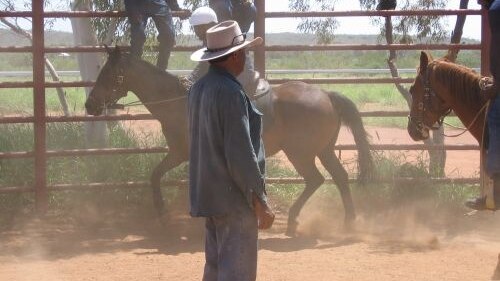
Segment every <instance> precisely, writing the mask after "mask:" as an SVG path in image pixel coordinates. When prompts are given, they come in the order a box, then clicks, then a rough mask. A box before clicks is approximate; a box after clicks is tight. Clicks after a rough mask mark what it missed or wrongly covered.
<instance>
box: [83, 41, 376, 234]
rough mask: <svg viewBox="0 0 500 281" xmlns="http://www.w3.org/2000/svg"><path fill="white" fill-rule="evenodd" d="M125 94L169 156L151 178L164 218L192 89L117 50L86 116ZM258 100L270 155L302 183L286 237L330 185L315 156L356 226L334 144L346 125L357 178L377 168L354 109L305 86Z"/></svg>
mask: <svg viewBox="0 0 500 281" xmlns="http://www.w3.org/2000/svg"><path fill="white" fill-rule="evenodd" d="M128 91H131V92H133V93H134V94H135V95H136V96H137V97H138V98H139V100H140V101H141V102H142V103H143V104H144V106H146V108H147V109H148V110H149V111H150V112H151V114H152V115H153V116H154V118H156V119H157V120H158V121H160V123H161V127H162V131H163V134H164V135H165V138H166V140H167V143H168V146H169V152H168V154H167V155H166V156H165V158H164V159H163V160H162V161H161V163H160V164H159V165H158V166H157V167H156V168H155V169H154V171H153V173H152V176H151V185H152V188H153V201H154V203H155V207H156V209H157V211H158V212H159V214H162V212H163V209H164V202H163V199H162V195H161V190H160V180H161V178H162V176H163V175H164V174H165V173H166V172H167V171H169V170H170V169H172V168H174V167H176V166H178V165H180V164H181V163H183V162H185V161H187V160H188V131H187V128H188V126H187V106H186V102H187V99H186V97H187V90H186V87H185V86H184V85H183V83H182V81H181V79H179V78H178V77H177V76H175V75H172V74H170V73H168V72H166V71H162V70H160V69H158V68H156V67H154V66H153V65H151V64H149V63H147V62H145V61H142V60H139V59H136V58H134V57H132V56H130V55H128V54H126V53H122V52H121V51H120V50H119V49H118V48H115V49H114V50H108V60H107V62H106V63H105V65H104V66H103V68H102V69H101V72H100V73H99V76H98V77H97V81H96V84H95V86H94V88H93V89H92V91H91V93H90V95H89V97H88V99H87V101H86V103H85V107H86V109H87V112H88V113H89V114H91V115H100V114H101V113H102V112H103V109H104V108H106V107H110V106H113V105H116V102H117V101H118V100H119V99H120V98H122V97H124V96H126V95H127V92H128ZM255 102H256V104H257V107H258V108H259V109H262V111H263V112H264V114H265V115H264V129H263V139H264V146H265V150H266V156H270V155H273V154H275V153H277V152H278V151H280V150H283V151H284V153H285V154H286V156H287V157H288V159H289V160H290V162H291V163H292V164H293V166H294V167H295V169H296V170H297V172H298V173H299V174H300V175H301V176H302V177H303V178H304V180H305V189H304V191H303V192H302V193H301V195H300V196H299V198H298V199H297V200H296V202H294V204H293V205H292V207H291V208H290V212H289V217H288V228H287V234H289V235H293V234H294V233H295V231H296V227H297V221H296V218H297V216H298V215H299V213H300V210H301V209H302V207H303V206H304V204H305V203H306V201H307V199H308V198H309V197H311V195H312V194H313V193H314V191H316V189H317V188H318V187H319V186H320V185H321V184H322V183H323V182H324V180H325V179H324V177H323V176H322V175H321V173H320V171H319V170H318V168H317V167H316V164H315V159H316V157H318V158H319V159H320V161H321V163H322V164H323V166H324V167H325V169H326V170H327V171H328V172H329V173H330V174H331V176H332V178H333V180H334V181H335V183H336V185H337V188H338V189H339V191H340V195H341V198H342V202H343V205H344V210H345V222H346V223H350V222H352V221H353V220H354V218H355V211H354V205H353V202H352V197H351V192H350V188H349V182H348V175H347V172H346V170H345V169H344V167H342V165H341V163H340V161H339V159H338V158H337V156H336V155H335V153H334V145H335V142H336V140H337V137H338V134H339V130H340V126H341V122H343V123H345V124H347V125H348V126H349V127H350V129H351V131H352V133H353V136H354V140H355V142H356V144H357V148H358V163H359V171H360V173H359V179H360V180H366V179H367V176H368V175H369V174H370V169H371V167H372V164H371V163H372V157H371V151H370V144H369V142H368V137H367V133H366V131H365V129H364V127H363V124H362V120H361V117H360V115H359V112H358V110H357V108H356V106H355V105H354V103H353V102H352V101H350V100H349V99H347V98H346V97H344V96H342V95H340V94H338V93H333V92H331V93H329V92H325V91H322V90H321V89H319V88H317V87H313V86H310V85H307V84H305V83H300V82H290V83H285V84H283V85H281V86H278V87H274V88H272V90H271V93H270V94H269V95H267V97H261V98H259V99H258V100H256V101H255ZM266 102H267V105H266V104H265V103H266Z"/></svg>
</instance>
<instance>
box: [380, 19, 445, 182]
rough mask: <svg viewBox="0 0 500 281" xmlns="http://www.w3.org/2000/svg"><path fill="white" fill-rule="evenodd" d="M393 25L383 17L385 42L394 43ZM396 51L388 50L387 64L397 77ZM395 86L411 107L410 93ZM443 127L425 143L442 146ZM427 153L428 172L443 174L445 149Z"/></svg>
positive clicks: (435, 175)
mask: <svg viewBox="0 0 500 281" xmlns="http://www.w3.org/2000/svg"><path fill="white" fill-rule="evenodd" d="M392 30H393V26H392V19H391V17H385V40H386V41H387V44H393V43H394V37H393V32H392ZM396 60H397V52H396V51H395V50H389V58H388V59H387V65H388V66H389V69H390V71H391V75H392V77H394V78H396V77H399V73H398V68H397V66H396V62H395V61H396ZM396 88H397V89H398V91H399V93H401V95H402V96H403V98H404V99H405V100H406V103H407V104H408V108H411V95H410V93H409V92H408V90H407V89H406V88H405V87H404V86H403V85H401V84H399V83H396ZM443 132H444V129H443V127H441V128H439V130H436V131H433V133H432V139H427V140H424V143H425V144H426V145H433V144H434V145H436V144H437V145H442V146H444V137H443V136H444V134H443ZM427 152H428V153H429V173H430V175H431V176H433V177H441V176H444V166H445V164H446V150H444V149H443V150H431V149H429V150H428V151H427Z"/></svg>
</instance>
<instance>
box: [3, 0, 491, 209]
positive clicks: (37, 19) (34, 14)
mask: <svg viewBox="0 0 500 281" xmlns="http://www.w3.org/2000/svg"><path fill="white" fill-rule="evenodd" d="M255 4H256V6H257V20H256V21H255V31H254V32H255V36H260V37H262V38H265V36H264V35H265V33H266V30H265V20H266V19H268V18H286V17H300V18H306V17H373V16H382V17H386V16H409V15H422V16H424V15H425V16H429V15H434V16H439V15H481V16H482V40H481V41H482V44H373V45H370V44H363V45H354V44H330V45H293V46H290V45H287V46H281V45H272V46H268V45H265V44H263V45H262V46H260V47H258V48H257V49H256V50H255V67H256V69H257V70H258V71H260V73H266V67H265V64H266V61H265V59H266V57H265V54H266V52H273V51H280V52H284V51H344V50H349V51H352V50H448V49H450V48H458V49H462V50H480V51H481V54H482V55H481V72H482V73H483V74H486V73H487V69H489V66H488V60H487V58H486V56H487V54H488V53H487V49H486V48H488V45H489V29H488V24H487V22H486V20H487V17H486V12H485V10H425V11H424V10H416V11H331V12H266V9H265V0H255ZM173 15H174V16H178V14H177V13H176V12H174V13H173ZM124 16H125V13H124V12H123V11H109V12H97V11H92V12H90V11H89V12H86V11H50V12H45V11H44V1H37V0H33V1H32V10H31V11H12V12H6V11H1V12H0V17H27V18H31V19H32V32H33V34H32V36H33V41H32V42H33V43H32V46H25V47H0V52H4V53H5V52H7V53H32V55H33V81H29V82H0V88H33V95H34V114H33V116H29V117H2V118H0V124H8V123H32V124H33V125H34V150H33V151H17V152H2V153H0V160H4V159H15V158H34V169H35V184H34V186H22V187H21V186H10V187H6V186H4V187H0V193H8V192H35V202H36V209H37V210H38V211H41V212H44V211H46V209H47V205H48V191H50V190H68V189H77V188H86V189H88V188H103V187H112V188H117V187H142V186H145V185H146V184H147V183H144V182H126V183H92V184H72V183H68V184H57V185H50V186H48V185H47V178H46V172H47V165H46V164H47V159H48V157H61V156H64V157H68V156H83V155H110V154H127V153H165V152H168V148H133V149H130V148H107V149H74V150H55V151H48V150H47V149H46V125H47V123H49V122H88V121H104V120H106V121H108V120H148V119H153V118H152V116H151V115H149V114H121V115H117V116H99V117H91V116H71V117H53V116H47V115H46V113H45V112H46V108H45V89H46V88H57V87H91V86H93V84H94V81H73V82H45V71H44V69H45V67H44V56H45V54H46V53H62V52H65V53H78V52H104V51H105V49H104V47H100V46H74V47H45V46H44V19H45V18H74V17H124ZM195 49H196V47H186V46H177V47H175V51H193V50H195ZM291 80H300V81H304V82H306V83H310V84H352V83H356V84H359V83H368V84H375V83H411V82H412V79H406V78H405V79H403V78H361V79H360V78H310V79H269V81H270V83H272V84H281V83H284V82H286V81H291ZM407 114H408V112H406V111H397V112H396V111H392V112H385V111H372V112H362V116H364V117H381V116H390V117H398V116H403V117H404V116H407ZM336 148H337V149H340V150H342V149H345V150H353V149H355V145H339V146H337V147H336ZM373 148H374V149H375V150H429V149H437V150H441V149H443V148H444V149H447V150H478V146H476V145H446V146H444V147H443V146H426V145H422V144H414V145H391V144H381V145H374V147H373ZM409 180H411V179H409ZM435 181H437V182H450V181H453V182H456V183H477V182H478V181H479V180H478V179H477V178H461V179H446V178H445V179H435ZM268 182H270V183H300V182H302V179H297V178H278V179H268ZM165 184H175V185H185V184H186V182H185V181H170V182H166V183H165Z"/></svg>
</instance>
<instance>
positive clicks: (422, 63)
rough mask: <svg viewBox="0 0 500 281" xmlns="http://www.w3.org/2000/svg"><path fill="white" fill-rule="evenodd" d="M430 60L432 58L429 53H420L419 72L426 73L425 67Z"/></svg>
mask: <svg viewBox="0 0 500 281" xmlns="http://www.w3.org/2000/svg"><path fill="white" fill-rule="evenodd" d="M431 60H432V56H431V55H430V54H429V53H427V52H426V51H422V52H420V67H419V70H420V72H426V71H427V65H428V64H429V62H431Z"/></svg>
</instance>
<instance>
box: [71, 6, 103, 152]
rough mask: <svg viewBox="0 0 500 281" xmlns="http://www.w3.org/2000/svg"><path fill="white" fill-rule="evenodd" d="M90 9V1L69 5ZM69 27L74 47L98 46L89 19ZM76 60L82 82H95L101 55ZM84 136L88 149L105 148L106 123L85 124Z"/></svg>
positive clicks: (75, 20) (73, 20)
mask: <svg viewBox="0 0 500 281" xmlns="http://www.w3.org/2000/svg"><path fill="white" fill-rule="evenodd" d="M91 8H92V3H91V0H77V1H75V2H73V3H72V4H71V9H72V10H73V11H90V10H91ZM71 26H72V28H73V38H74V40H75V45H77V46H78V45H86V46H96V45H97V44H98V42H97V37H96V35H95V32H94V30H93V28H92V24H91V22H90V19H89V18H71ZM77 59H78V65H79V68H80V74H81V77H82V80H84V81H95V80H96V79H97V76H98V74H99V70H100V68H101V65H100V64H101V55H100V54H99V53H79V54H78V55H77ZM85 94H86V96H87V97H88V95H89V94H90V88H85ZM85 136H86V140H87V146H88V147H105V146H106V145H107V140H108V131H107V126H106V122H105V121H95V122H86V123H85Z"/></svg>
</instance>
